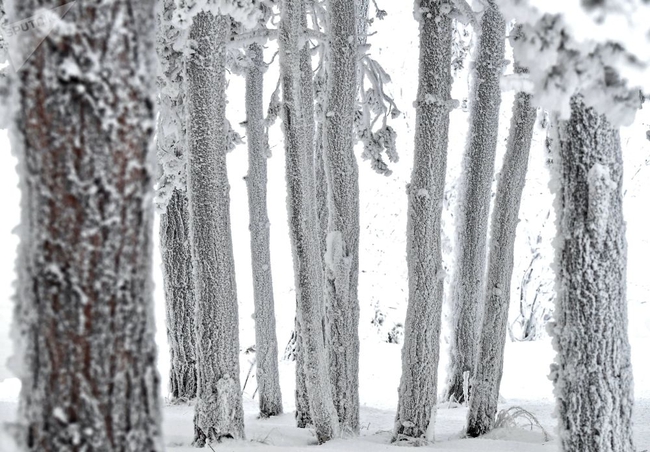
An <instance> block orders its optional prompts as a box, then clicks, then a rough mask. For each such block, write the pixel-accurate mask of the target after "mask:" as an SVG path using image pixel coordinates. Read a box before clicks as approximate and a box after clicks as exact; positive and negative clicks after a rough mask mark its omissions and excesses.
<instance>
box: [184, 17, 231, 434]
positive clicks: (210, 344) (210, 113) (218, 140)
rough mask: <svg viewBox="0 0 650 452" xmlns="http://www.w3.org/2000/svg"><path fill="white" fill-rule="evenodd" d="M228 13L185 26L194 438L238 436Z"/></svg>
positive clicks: (194, 20) (203, 18) (196, 18)
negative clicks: (194, 338) (228, 158)
mask: <svg viewBox="0 0 650 452" xmlns="http://www.w3.org/2000/svg"><path fill="white" fill-rule="evenodd" d="M229 29H230V18H229V17H228V16H222V15H214V14H212V13H211V12H201V13H199V14H197V15H196V16H195V17H194V18H193V23H192V25H191V27H190V29H189V40H190V42H189V43H188V44H189V45H191V46H192V52H191V53H190V54H189V56H188V57H187V62H186V64H187V67H186V72H187V74H186V76H187V115H188V116H187V118H188V158H187V165H188V168H187V193H188V198H189V213H190V243H191V250H192V265H193V268H194V287H195V297H196V298H195V299H196V318H195V319H196V330H197V347H196V350H197V374H198V390H197V403H196V412H195V417H194V426H195V444H196V445H198V446H203V445H204V444H205V442H206V441H208V442H210V441H213V440H217V441H218V440H220V439H221V438H223V437H233V438H243V437H244V410H243V407H242V395H241V386H240V383H239V330H238V314H237V311H238V306H237V291H236V285H235V263H234V259H233V250H232V236H231V231H230V195H229V190H230V185H229V184H228V174H227V170H226V149H227V141H228V140H227V136H226V96H225V89H226V77H225V51H226V49H225V43H226V38H227V36H228V34H229Z"/></svg>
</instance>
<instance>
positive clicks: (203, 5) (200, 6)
mask: <svg viewBox="0 0 650 452" xmlns="http://www.w3.org/2000/svg"><path fill="white" fill-rule="evenodd" d="M174 1H175V3H176V8H175V13H174V17H173V19H172V20H173V21H174V25H176V26H177V27H178V28H181V29H186V30H188V29H189V28H190V27H191V25H192V21H193V19H194V17H196V15H197V14H200V13H202V12H209V13H212V14H214V15H229V16H231V17H232V18H233V19H234V20H236V21H237V22H241V23H242V24H243V25H244V26H245V27H247V28H254V27H255V26H256V25H257V24H258V22H259V19H260V17H261V16H262V9H261V8H260V5H261V4H262V3H263V0H174Z"/></svg>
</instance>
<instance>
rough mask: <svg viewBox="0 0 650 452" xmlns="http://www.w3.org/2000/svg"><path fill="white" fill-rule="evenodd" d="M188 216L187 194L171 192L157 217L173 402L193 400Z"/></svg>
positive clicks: (194, 359)
mask: <svg viewBox="0 0 650 452" xmlns="http://www.w3.org/2000/svg"><path fill="white" fill-rule="evenodd" d="M160 115H161V116H162V115H163V113H162V111H161V113H160ZM188 217H189V214H188V210H187V194H186V193H185V191H181V190H174V192H173V194H172V198H171V200H169V202H168V204H167V206H166V208H165V212H164V213H162V214H161V215H160V250H161V253H162V270H163V280H164V288H165V303H166V307H167V338H168V340H169V347H170V358H171V370H170V391H171V395H172V400H175V401H188V400H190V399H193V398H194V397H196V332H195V329H194V291H193V283H192V261H191V253H190V247H189V224H188V221H189V218H188Z"/></svg>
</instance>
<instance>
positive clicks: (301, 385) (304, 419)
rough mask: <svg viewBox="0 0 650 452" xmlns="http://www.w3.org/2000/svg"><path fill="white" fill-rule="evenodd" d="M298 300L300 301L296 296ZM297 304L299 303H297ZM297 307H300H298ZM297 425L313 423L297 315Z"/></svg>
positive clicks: (301, 426)
mask: <svg viewBox="0 0 650 452" xmlns="http://www.w3.org/2000/svg"><path fill="white" fill-rule="evenodd" d="M296 301H299V299H298V298H296ZM296 306H297V305H296ZM297 309H300V308H299V307H297ZM295 333H296V349H295V354H296V394H295V397H296V413H295V418H296V426H297V427H298V428H307V427H308V426H309V425H311V423H312V421H311V413H310V411H311V410H310V408H309V396H308V395H307V375H306V374H305V354H304V351H303V347H302V339H301V337H302V328H301V327H300V323H299V322H298V318H297V317H296V329H295Z"/></svg>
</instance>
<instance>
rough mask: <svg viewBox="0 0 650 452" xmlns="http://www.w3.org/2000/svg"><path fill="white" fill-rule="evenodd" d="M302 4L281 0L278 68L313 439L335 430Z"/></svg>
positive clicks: (333, 433) (329, 436)
mask: <svg viewBox="0 0 650 452" xmlns="http://www.w3.org/2000/svg"><path fill="white" fill-rule="evenodd" d="M303 8H304V6H303V5H302V2H301V1H299V0H283V1H282V2H281V7H280V10H281V20H280V30H279V44H280V73H281V77H282V91H283V96H284V99H283V101H284V102H283V126H284V133H285V150H286V152H285V155H286V172H287V191H288V196H287V204H288V206H287V207H288V214H289V229H290V233H291V242H292V248H293V259H294V271H295V279H296V292H297V296H298V312H297V320H298V322H299V323H300V333H301V334H300V336H299V339H298V340H299V341H300V347H301V348H302V350H304V353H303V356H304V369H305V380H306V388H307V396H308V398H309V404H310V410H311V418H312V421H313V424H314V427H315V429H316V436H317V438H318V441H319V443H323V442H325V441H328V440H330V439H332V438H333V437H335V436H337V435H338V431H339V426H338V419H337V415H336V409H335V408H334V403H333V401H332V388H331V384H330V381H329V375H328V367H327V355H326V351H325V343H324V342H325V339H324V334H323V315H322V306H323V287H324V286H323V275H322V271H321V270H322V264H321V256H320V255H319V246H318V222H317V217H316V207H315V204H316V202H315V201H316V199H315V184H314V171H313V164H312V162H313V148H312V146H313V144H312V143H309V142H307V140H306V138H305V137H306V133H305V127H306V125H305V116H304V113H305V109H304V108H303V105H302V102H301V72H300V47H299V44H300V41H301V38H302V35H303V26H302V15H303V14H304V10H303Z"/></svg>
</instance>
